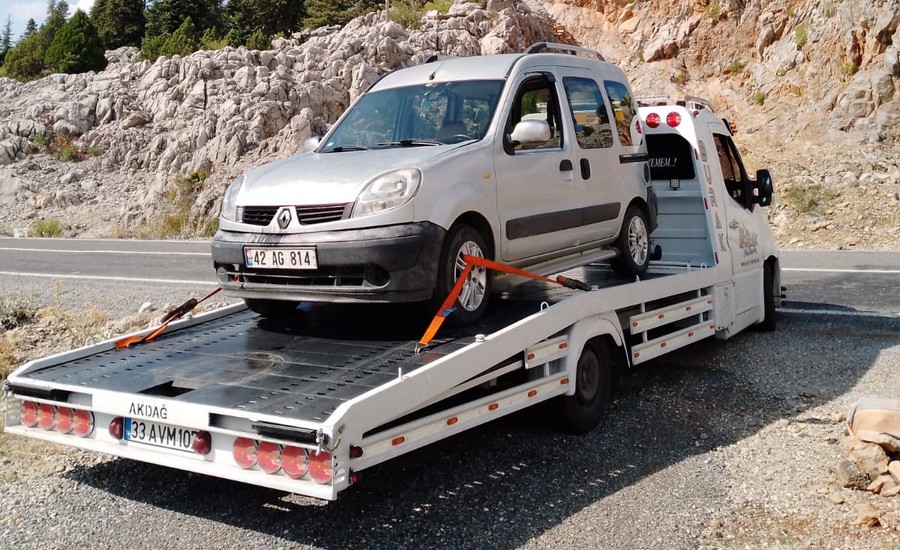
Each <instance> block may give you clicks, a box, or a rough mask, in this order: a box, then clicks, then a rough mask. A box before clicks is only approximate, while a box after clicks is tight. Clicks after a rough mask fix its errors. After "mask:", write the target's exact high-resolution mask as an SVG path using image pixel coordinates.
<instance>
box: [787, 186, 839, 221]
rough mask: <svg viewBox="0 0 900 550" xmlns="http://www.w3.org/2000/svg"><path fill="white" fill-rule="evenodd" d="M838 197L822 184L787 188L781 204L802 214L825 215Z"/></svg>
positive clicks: (835, 192) (833, 191)
mask: <svg viewBox="0 0 900 550" xmlns="http://www.w3.org/2000/svg"><path fill="white" fill-rule="evenodd" d="M838 196H839V194H838V192H837V191H835V190H833V189H828V188H826V187H825V186H824V185H822V184H821V183H814V184H811V185H795V186H792V187H785V188H783V189H782V190H781V192H780V199H781V202H782V203H784V204H785V205H787V206H789V207H790V208H793V209H794V210H796V211H797V212H799V213H800V214H818V215H821V214H825V213H826V212H827V211H828V209H829V208H830V207H831V206H832V205H833V203H834V201H835V199H837V198H838Z"/></svg>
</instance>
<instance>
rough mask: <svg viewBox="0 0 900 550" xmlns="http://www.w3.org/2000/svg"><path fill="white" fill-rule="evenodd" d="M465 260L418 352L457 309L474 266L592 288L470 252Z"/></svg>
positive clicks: (560, 276) (547, 281) (423, 336)
mask: <svg viewBox="0 0 900 550" xmlns="http://www.w3.org/2000/svg"><path fill="white" fill-rule="evenodd" d="M463 260H465V262H466V267H465V268H463V270H462V273H460V274H459V277H458V278H457V279H456V284H455V285H453V289H452V290H451V291H450V294H448V295H447V298H446V299H445V300H444V303H443V304H441V309H440V310H438V312H437V313H436V314H435V315H434V318H433V319H432V320H431V324H430V325H428V330H426V331H425V334H423V335H422V338H421V339H420V340H419V343H418V344H417V345H416V353H418V352H419V351H421V350H422V349H423V348H425V347H426V346H428V344H430V343H431V341H432V340H433V339H434V336H435V335H436V334H437V331H438V330H439V329H440V328H441V325H442V324H443V323H444V320H445V319H446V318H447V316H449V315H450V314H451V313H453V310H454V309H456V308H454V307H453V302H455V301H456V299H457V298H458V297H459V293H460V292H462V287H463V284H464V283H465V282H466V279H467V278H468V277H469V274H470V273H471V272H472V268H473V267H483V268H485V269H490V270H493V271H498V272H500V273H508V274H511V275H519V276H521V277H527V278H529V279H534V280H536V281H543V282H545V283H554V284H558V285H562V286H564V287H566V288H571V289H574V290H591V286H590V285H588V284H587V283H584V282H582V281H579V280H577V279H570V278H568V277H563V276H562V275H557V276H556V278H550V277H544V276H543V275H538V274H537V273H531V272H530V271H525V270H523V269H519V268H517V267H512V266H510V265H506V264H501V263H499V262H495V261H493V260H488V259H487V258H482V257H480V256H470V255H468V254H463Z"/></svg>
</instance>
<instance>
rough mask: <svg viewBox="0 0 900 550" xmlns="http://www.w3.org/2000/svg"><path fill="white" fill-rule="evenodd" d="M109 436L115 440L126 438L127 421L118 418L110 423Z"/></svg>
mask: <svg viewBox="0 0 900 550" xmlns="http://www.w3.org/2000/svg"><path fill="white" fill-rule="evenodd" d="M109 435H111V436H112V437H113V439H122V438H123V437H125V419H124V418H122V417H121V416H117V417H115V418H113V419H112V420H110V421H109Z"/></svg>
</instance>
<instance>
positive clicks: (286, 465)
mask: <svg viewBox="0 0 900 550" xmlns="http://www.w3.org/2000/svg"><path fill="white" fill-rule="evenodd" d="M281 469H282V470H284V474H285V475H286V476H288V477H289V478H291V479H300V478H301V477H303V476H305V475H306V472H308V471H309V452H308V451H307V450H306V449H301V448H300V447H285V448H284V449H283V450H282V451H281Z"/></svg>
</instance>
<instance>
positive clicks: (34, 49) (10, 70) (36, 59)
mask: <svg viewBox="0 0 900 550" xmlns="http://www.w3.org/2000/svg"><path fill="white" fill-rule="evenodd" d="M44 51H45V49H44V42H43V37H42V36H41V34H40V33H37V32H35V33H32V34H31V35H30V36H28V37H27V38H23V39H22V40H19V43H18V44H16V47H15V48H13V49H11V50H10V51H9V52H7V54H6V59H4V63H3V70H4V71H5V72H6V76H10V77H12V78H17V79H19V80H21V81H23V82H27V81H29V80H32V79H34V78H36V77H38V76H40V74H41V72H43V70H44Z"/></svg>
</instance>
